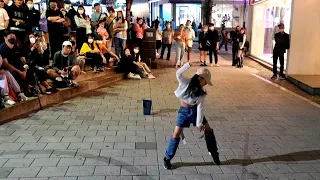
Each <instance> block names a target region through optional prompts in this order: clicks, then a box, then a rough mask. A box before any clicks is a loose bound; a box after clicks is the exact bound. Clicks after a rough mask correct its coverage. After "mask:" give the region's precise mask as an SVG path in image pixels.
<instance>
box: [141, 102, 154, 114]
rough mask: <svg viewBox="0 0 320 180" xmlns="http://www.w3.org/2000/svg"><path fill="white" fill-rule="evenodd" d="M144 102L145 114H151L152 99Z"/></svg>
mask: <svg viewBox="0 0 320 180" xmlns="http://www.w3.org/2000/svg"><path fill="white" fill-rule="evenodd" d="M142 103H143V115H150V114H151V106H152V101H151V100H142Z"/></svg>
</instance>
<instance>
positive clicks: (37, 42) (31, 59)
mask: <svg viewBox="0 0 320 180" xmlns="http://www.w3.org/2000/svg"><path fill="white" fill-rule="evenodd" d="M39 38H40V39H39ZM41 39H42V40H41ZM46 49H47V44H46V43H45V41H44V38H43V37H37V36H36V35H34V34H33V33H32V34H29V41H27V42H26V43H25V48H24V50H25V54H26V60H27V64H28V66H29V69H28V71H30V73H31V74H32V75H34V73H35V76H36V77H37V79H38V81H39V82H40V84H41V85H42V86H44V87H45V88H46V92H45V93H46V94H52V93H54V92H56V89H54V88H53V87H51V86H50V85H49V83H48V82H47V81H46V80H47V73H46V71H45V70H44V69H45V66H46V64H45V60H44V52H45V50H46ZM31 78H33V77H31ZM34 83H35V82H34Z"/></svg>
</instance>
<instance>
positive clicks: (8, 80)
mask: <svg viewBox="0 0 320 180" xmlns="http://www.w3.org/2000/svg"><path fill="white" fill-rule="evenodd" d="M2 65H4V64H3V59H2V57H1V56H0V81H2V83H0V87H1V88H2V91H1V92H0V93H1V95H2V96H4V99H3V101H4V103H5V104H7V105H13V104H15V102H14V101H13V100H12V99H11V98H10V96H9V86H10V88H11V89H12V90H13V91H14V92H15V93H16V95H17V96H18V100H19V101H27V100H28V98H27V97H26V96H25V95H24V94H23V93H21V92H20V86H19V84H18V82H17V81H16V80H15V79H14V77H13V76H12V74H11V73H10V72H9V71H6V70H4V69H3V68H2Z"/></svg>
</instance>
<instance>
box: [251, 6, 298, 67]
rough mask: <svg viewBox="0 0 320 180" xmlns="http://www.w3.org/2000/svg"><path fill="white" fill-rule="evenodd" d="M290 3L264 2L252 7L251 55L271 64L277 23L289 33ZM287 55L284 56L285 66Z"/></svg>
mask: <svg viewBox="0 0 320 180" xmlns="http://www.w3.org/2000/svg"><path fill="white" fill-rule="evenodd" d="M291 1H292V0H281V1H273V0H269V1H264V2H261V3H258V4H254V5H253V22H252V38H251V55H252V56H254V57H257V58H259V59H261V60H263V61H265V62H267V63H270V64H273V59H272V51H273V47H274V44H275V41H274V34H275V33H277V32H278V25H279V23H283V24H284V25H285V32H286V33H289V31H290V20H291ZM286 60H287V55H286V54H285V65H286Z"/></svg>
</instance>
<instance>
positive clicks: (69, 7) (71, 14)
mask: <svg viewBox="0 0 320 180" xmlns="http://www.w3.org/2000/svg"><path fill="white" fill-rule="evenodd" d="M64 9H65V11H66V15H65V17H68V18H69V19H70V21H71V26H70V28H71V31H76V28H77V25H76V22H75V20H74V16H75V15H77V11H76V10H75V9H74V8H73V6H72V5H71V1H70V0H65V1H64Z"/></svg>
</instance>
